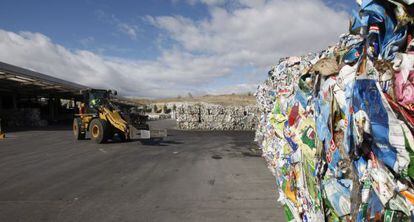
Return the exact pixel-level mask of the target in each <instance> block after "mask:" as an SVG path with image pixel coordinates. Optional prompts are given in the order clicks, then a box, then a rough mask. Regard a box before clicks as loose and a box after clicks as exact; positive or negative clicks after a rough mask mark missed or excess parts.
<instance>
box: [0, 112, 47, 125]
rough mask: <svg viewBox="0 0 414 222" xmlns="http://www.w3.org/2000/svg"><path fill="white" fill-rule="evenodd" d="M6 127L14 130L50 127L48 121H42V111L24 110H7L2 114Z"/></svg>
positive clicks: (0, 114) (0, 115)
mask: <svg viewBox="0 0 414 222" xmlns="http://www.w3.org/2000/svg"><path fill="white" fill-rule="evenodd" d="M0 117H1V119H2V120H3V124H4V127H7V128H8V129H10V128H11V129H14V128H19V127H44V126H47V125H48V122H47V121H46V120H42V118H41V115H40V109H38V108H24V109H13V110H7V111H4V112H1V113H0Z"/></svg>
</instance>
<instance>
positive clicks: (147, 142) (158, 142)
mask: <svg viewBox="0 0 414 222" xmlns="http://www.w3.org/2000/svg"><path fill="white" fill-rule="evenodd" d="M132 142H139V143H141V144H142V145H144V146H170V145H180V144H183V143H182V142H178V141H173V140H162V139H151V140H143V139H135V140H132Z"/></svg>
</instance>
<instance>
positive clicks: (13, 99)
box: [12, 95, 17, 109]
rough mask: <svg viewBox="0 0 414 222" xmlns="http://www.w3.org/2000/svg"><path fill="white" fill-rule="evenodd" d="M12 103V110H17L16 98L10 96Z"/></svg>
mask: <svg viewBox="0 0 414 222" xmlns="http://www.w3.org/2000/svg"><path fill="white" fill-rule="evenodd" d="M12 102H13V106H12V108H13V109H17V96H16V95H13V96H12Z"/></svg>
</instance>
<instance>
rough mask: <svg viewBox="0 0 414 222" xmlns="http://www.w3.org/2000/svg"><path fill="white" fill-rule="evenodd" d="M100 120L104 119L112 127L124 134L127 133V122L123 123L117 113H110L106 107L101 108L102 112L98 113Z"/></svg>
mask: <svg viewBox="0 0 414 222" xmlns="http://www.w3.org/2000/svg"><path fill="white" fill-rule="evenodd" d="M99 117H100V118H101V119H106V120H107V121H108V122H109V123H110V124H111V125H112V126H114V127H115V128H117V129H118V130H120V131H121V132H124V133H125V134H128V133H129V127H128V123H127V121H125V120H124V119H123V118H122V116H121V115H120V114H119V112H118V111H111V110H110V109H108V108H107V107H102V112H100V113H99Z"/></svg>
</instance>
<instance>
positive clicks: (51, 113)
mask: <svg viewBox="0 0 414 222" xmlns="http://www.w3.org/2000/svg"><path fill="white" fill-rule="evenodd" d="M54 101H55V98H53V97H49V100H48V104H47V105H48V107H49V120H50V121H52V122H53V121H54V120H55V105H54Z"/></svg>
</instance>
